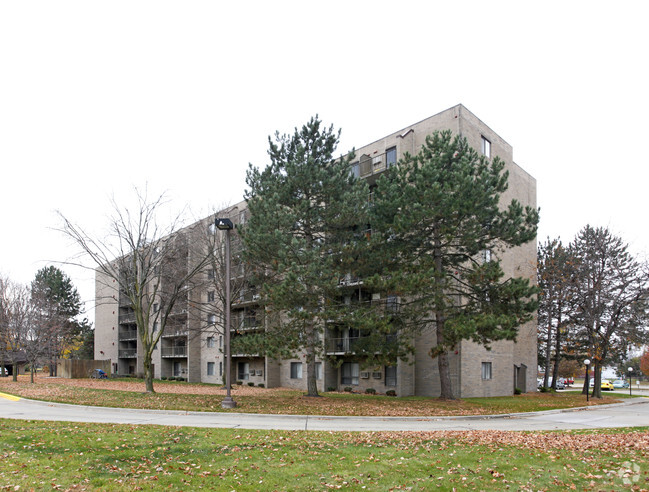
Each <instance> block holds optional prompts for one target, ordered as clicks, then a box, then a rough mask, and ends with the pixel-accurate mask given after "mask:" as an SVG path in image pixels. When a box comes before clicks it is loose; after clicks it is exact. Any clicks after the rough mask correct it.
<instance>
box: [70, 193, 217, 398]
mask: <svg viewBox="0 0 649 492" xmlns="http://www.w3.org/2000/svg"><path fill="white" fill-rule="evenodd" d="M136 191H137V190H136ZM164 204H165V198H164V195H160V196H159V197H158V198H157V199H155V200H151V201H150V200H149V199H148V197H147V196H146V193H145V194H142V193H140V192H139V191H137V207H136V208H135V209H134V210H129V209H128V208H123V207H120V206H119V205H118V204H117V203H116V202H115V201H114V200H113V210H114V215H113V217H112V218H111V219H110V234H109V236H108V237H107V238H105V239H98V238H95V237H93V236H91V235H90V234H89V233H87V232H86V230H85V229H83V228H82V227H80V226H78V225H76V224H74V223H72V222H71V221H70V220H68V219H67V218H66V217H64V216H63V215H62V214H61V213H59V215H60V217H61V219H62V220H63V227H62V228H61V231H62V232H63V233H64V234H66V235H67V236H68V237H70V238H71V239H72V240H74V242H75V243H76V244H77V245H78V246H79V247H80V249H81V254H82V256H84V257H87V258H90V260H92V263H93V264H94V265H96V267H97V271H98V274H99V277H101V278H103V279H104V280H105V281H106V282H107V286H109V287H111V288H112V291H113V292H114V294H113V295H114V296H116V297H118V298H119V302H120V305H128V306H130V309H131V310H132V317H133V319H134V321H135V325H136V327H137V335H138V340H139V343H140V354H141V357H142V368H143V373H144V381H145V387H146V391H147V392H150V393H152V392H154V389H153V366H152V354H153V351H154V349H155V347H156V345H157V343H158V342H159V341H160V339H161V337H162V335H163V334H164V333H165V332H167V333H170V332H174V330H179V328H181V325H182V327H186V326H187V315H186V307H187V303H188V301H189V296H190V293H191V292H192V291H193V290H194V289H195V288H196V287H197V286H198V285H199V284H200V282H201V280H200V275H198V274H199V273H200V272H203V271H204V269H205V268H206V265H207V262H208V257H207V255H203V256H197V255H193V254H192V255H190V248H189V242H190V241H191V235H190V232H191V231H190V230H189V229H180V226H179V224H180V215H178V216H176V217H175V218H173V219H172V220H170V221H169V223H168V225H167V226H165V227H162V226H160V225H159V223H158V220H157V217H158V215H159V214H160V212H161V211H162V208H163V205H164ZM75 264H79V263H75ZM81 266H85V265H83V264H82V265H81ZM115 286H116V288H115ZM98 302H101V300H99V301H98Z"/></svg>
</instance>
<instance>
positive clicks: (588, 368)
mask: <svg viewBox="0 0 649 492" xmlns="http://www.w3.org/2000/svg"><path fill="white" fill-rule="evenodd" d="M584 365H585V366H586V379H585V381H586V402H588V401H590V400H589V399H588V390H589V388H590V386H589V385H588V383H589V381H588V373H589V372H590V359H586V360H584Z"/></svg>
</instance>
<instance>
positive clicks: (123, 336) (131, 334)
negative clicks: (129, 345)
mask: <svg viewBox="0 0 649 492" xmlns="http://www.w3.org/2000/svg"><path fill="white" fill-rule="evenodd" d="M117 338H118V339H119V340H135V339H137V330H120V331H119V335H118V337H117Z"/></svg>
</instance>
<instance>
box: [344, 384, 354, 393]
mask: <svg viewBox="0 0 649 492" xmlns="http://www.w3.org/2000/svg"><path fill="white" fill-rule="evenodd" d="M344 390H345V392H346V393H351V392H352V387H351V386H345V389H344Z"/></svg>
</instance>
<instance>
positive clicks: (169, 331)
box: [162, 325, 187, 338]
mask: <svg viewBox="0 0 649 492" xmlns="http://www.w3.org/2000/svg"><path fill="white" fill-rule="evenodd" d="M185 336H187V326H184V325H183V326H167V327H166V328H165V331H164V333H163V334H162V338H167V337H185Z"/></svg>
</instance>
